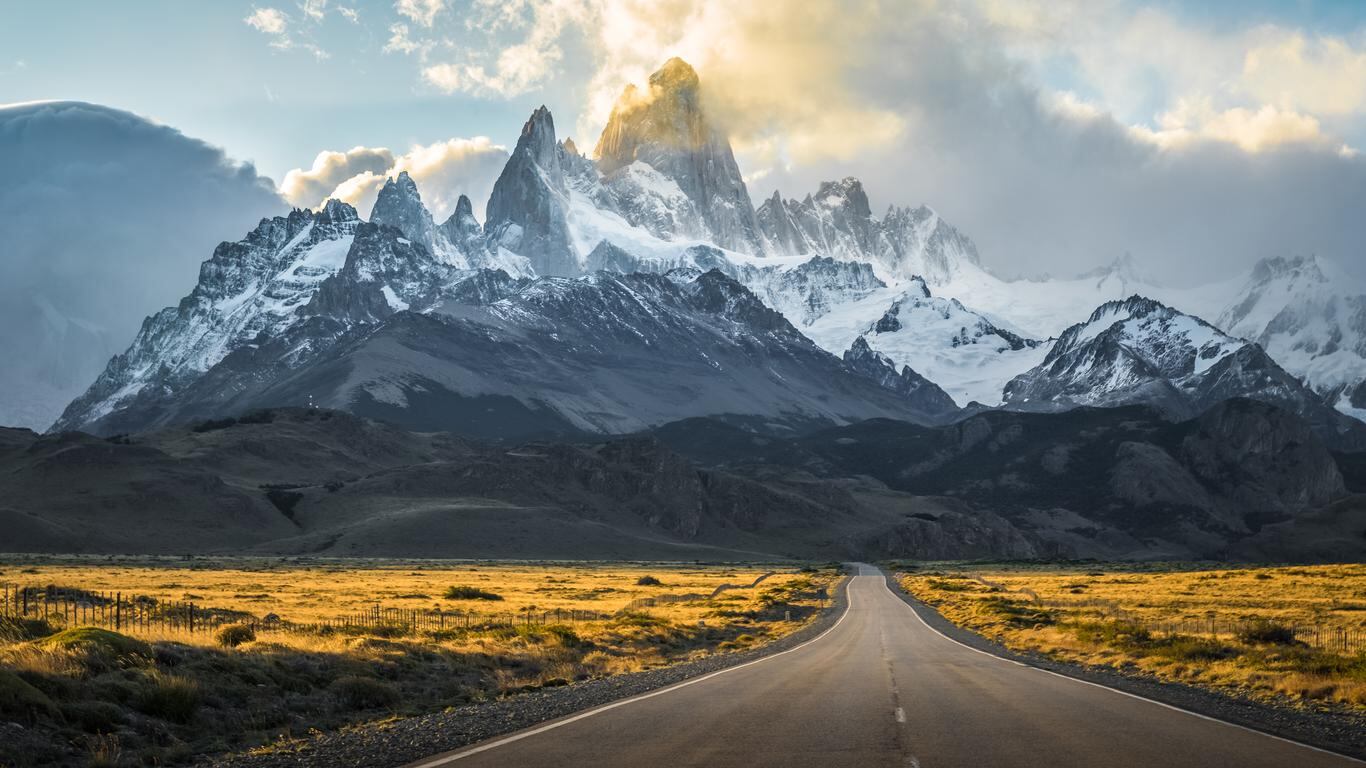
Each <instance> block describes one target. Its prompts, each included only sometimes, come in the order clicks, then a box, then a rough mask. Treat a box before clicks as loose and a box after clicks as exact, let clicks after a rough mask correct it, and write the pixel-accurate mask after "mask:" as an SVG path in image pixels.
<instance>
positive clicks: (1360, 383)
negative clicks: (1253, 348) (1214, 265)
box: [1218, 257, 1366, 419]
mask: <svg viewBox="0 0 1366 768" xmlns="http://www.w3.org/2000/svg"><path fill="white" fill-rule="evenodd" d="M1218 317H1219V319H1218V324H1219V326H1220V327H1222V328H1225V329H1227V330H1228V332H1229V333H1232V334H1235V335H1238V336H1243V337H1245V338H1248V339H1251V340H1253V341H1256V342H1257V343H1258V344H1260V345H1261V346H1262V348H1263V349H1265V350H1266V351H1267V354H1269V355H1271V356H1272V357H1273V358H1275V360H1276V362H1277V363H1280V364H1281V365H1282V366H1284V367H1285V368H1286V370H1289V371H1291V372H1293V373H1294V374H1295V375H1297V376H1299V377H1301V378H1302V379H1303V380H1304V381H1305V383H1306V384H1308V385H1309V386H1310V387H1312V388H1313V389H1314V390H1315V391H1317V392H1319V393H1320V394H1322V395H1324V397H1325V399H1327V400H1328V401H1329V402H1330V403H1333V404H1334V405H1336V406H1337V408H1338V409H1339V410H1342V411H1344V412H1346V413H1349V414H1352V415H1354V416H1356V417H1357V418H1359V419H1366V285H1363V283H1362V281H1360V280H1357V279H1355V278H1353V277H1351V276H1350V275H1347V274H1345V273H1344V272H1343V271H1342V270H1341V269H1340V268H1338V267H1337V266H1336V265H1334V264H1331V263H1328V262H1324V261H1322V260H1320V259H1316V258H1313V257H1308V258H1296V259H1265V260H1263V261H1261V262H1258V264H1257V265H1256V266H1255V267H1254V268H1253V269H1252V272H1251V274H1250V275H1248V277H1247V280H1246V282H1245V283H1244V285H1243V287H1242V288H1241V289H1240V290H1239V292H1238V294H1237V298H1236V300H1235V301H1234V302H1233V303H1231V304H1230V305H1229V306H1227V307H1226V308H1225V309H1224V310H1223V311H1222V312H1220V314H1219V315H1218Z"/></svg>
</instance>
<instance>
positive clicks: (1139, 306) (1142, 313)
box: [1083, 293, 1183, 325]
mask: <svg viewBox="0 0 1366 768" xmlns="http://www.w3.org/2000/svg"><path fill="white" fill-rule="evenodd" d="M1158 313H1161V314H1183V313H1180V312H1178V311H1177V310H1175V309H1172V308H1171V307H1169V306H1167V305H1166V304H1163V303H1162V302H1160V301H1158V300H1157V299H1150V298H1148V297H1147V296H1141V295H1139V294H1137V293H1135V294H1133V295H1132V296H1130V297H1129V298H1127V299H1114V300H1113V301H1107V302H1105V303H1104V304H1101V305H1100V306H1099V307H1096V309H1095V311H1094V312H1092V313H1091V316H1090V317H1089V318H1088V319H1087V321H1086V323H1083V325H1085V324H1089V323H1095V322H1100V321H1102V320H1105V319H1107V318H1114V317H1115V316H1117V315H1121V314H1123V315H1127V316H1128V317H1147V316H1148V315H1152V314H1158Z"/></svg>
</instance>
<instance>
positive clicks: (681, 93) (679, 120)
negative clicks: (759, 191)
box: [594, 59, 768, 254]
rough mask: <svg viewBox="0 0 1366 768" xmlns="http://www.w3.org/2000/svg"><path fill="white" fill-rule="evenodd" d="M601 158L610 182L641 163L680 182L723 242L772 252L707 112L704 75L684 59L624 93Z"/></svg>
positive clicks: (600, 151)
mask: <svg viewBox="0 0 1366 768" xmlns="http://www.w3.org/2000/svg"><path fill="white" fill-rule="evenodd" d="M594 154H595V155H596V156H597V159H598V160H597V162H598V168H599V170H600V171H601V172H602V173H603V174H605V175H606V177H607V180H608V182H609V183H611V181H612V179H613V177H614V176H616V175H619V174H621V173H623V172H624V171H625V170H626V169H629V167H630V166H632V165H633V164H635V163H645V164H646V165H649V166H650V167H651V168H652V169H654V171H656V172H658V173H659V174H660V175H661V176H663V177H664V178H665V179H668V180H669V181H672V182H673V183H674V184H676V185H677V186H678V189H679V191H681V192H682V193H683V195H684V196H686V197H687V198H688V200H690V201H691V202H692V204H693V205H694V206H695V207H696V209H697V211H698V212H699V213H700V214H701V217H702V222H703V224H704V225H705V228H706V231H707V233H708V234H710V239H711V240H712V241H713V242H714V243H715V244H716V245H719V246H721V247H722V248H726V249H729V250H735V251H742V252H746V253H756V254H763V253H766V252H767V250H768V247H767V244H766V242H765V240H764V237H763V235H762V234H761V233H760V229H759V223H758V221H757V219H756V218H755V215H754V204H753V202H752V201H751V200H750V198H749V190H748V189H747V188H746V187H745V182H744V179H743V178H742V177H741V175H740V167H739V166H738V165H737V164H736V162H735V154H734V152H732V151H731V147H730V141H729V140H728V139H727V138H726V135H725V133H724V132H723V131H722V130H721V129H720V128H719V127H718V126H717V125H716V124H715V123H714V122H713V121H712V120H711V118H710V116H709V115H708V114H707V111H706V108H705V105H704V99H703V98H702V88H701V82H700V80H699V79H698V77H697V73H696V72H695V71H694V70H693V68H692V67H691V66H689V65H688V64H687V63H686V62H684V61H682V60H681V59H671V60H669V61H668V62H667V63H665V65H664V66H663V67H662V68H660V69H659V71H657V72H655V73H654V74H653V75H651V76H650V83H649V86H648V91H646V92H641V91H640V90H638V89H636V88H627V89H626V90H625V91H623V92H622V95H621V97H620V98H619V99H618V100H617V103H616V105H615V106H614V107H613V108H612V115H611V117H610V118H609V119H608V121H607V125H606V127H604V128H603V131H602V136H601V137H599V139H598V145H597V148H596V150H595V151H594Z"/></svg>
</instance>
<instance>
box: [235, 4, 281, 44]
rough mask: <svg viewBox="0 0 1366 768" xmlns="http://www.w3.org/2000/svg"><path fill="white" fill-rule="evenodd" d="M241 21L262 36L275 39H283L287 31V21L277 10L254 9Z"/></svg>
mask: <svg viewBox="0 0 1366 768" xmlns="http://www.w3.org/2000/svg"><path fill="white" fill-rule="evenodd" d="M243 21H244V22H246V24H247V26H249V27H254V28H255V29H256V30H257V31H259V32H261V33H262V34H266V35H271V36H273V37H275V38H277V39H279V38H283V37H284V36H285V34H286V33H287V31H288V30H289V20H288V19H287V18H286V17H285V15H284V14H283V13H281V12H280V10H279V9H278V8H254V9H252V12H251V14H250V15H248V16H247V17H246V18H245V19H243Z"/></svg>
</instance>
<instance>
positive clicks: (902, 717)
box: [896, 707, 906, 723]
mask: <svg viewBox="0 0 1366 768" xmlns="http://www.w3.org/2000/svg"><path fill="white" fill-rule="evenodd" d="M896 721H897V722H898V723H904V722H906V710H904V709H902V708H901V707H897V708H896Z"/></svg>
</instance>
